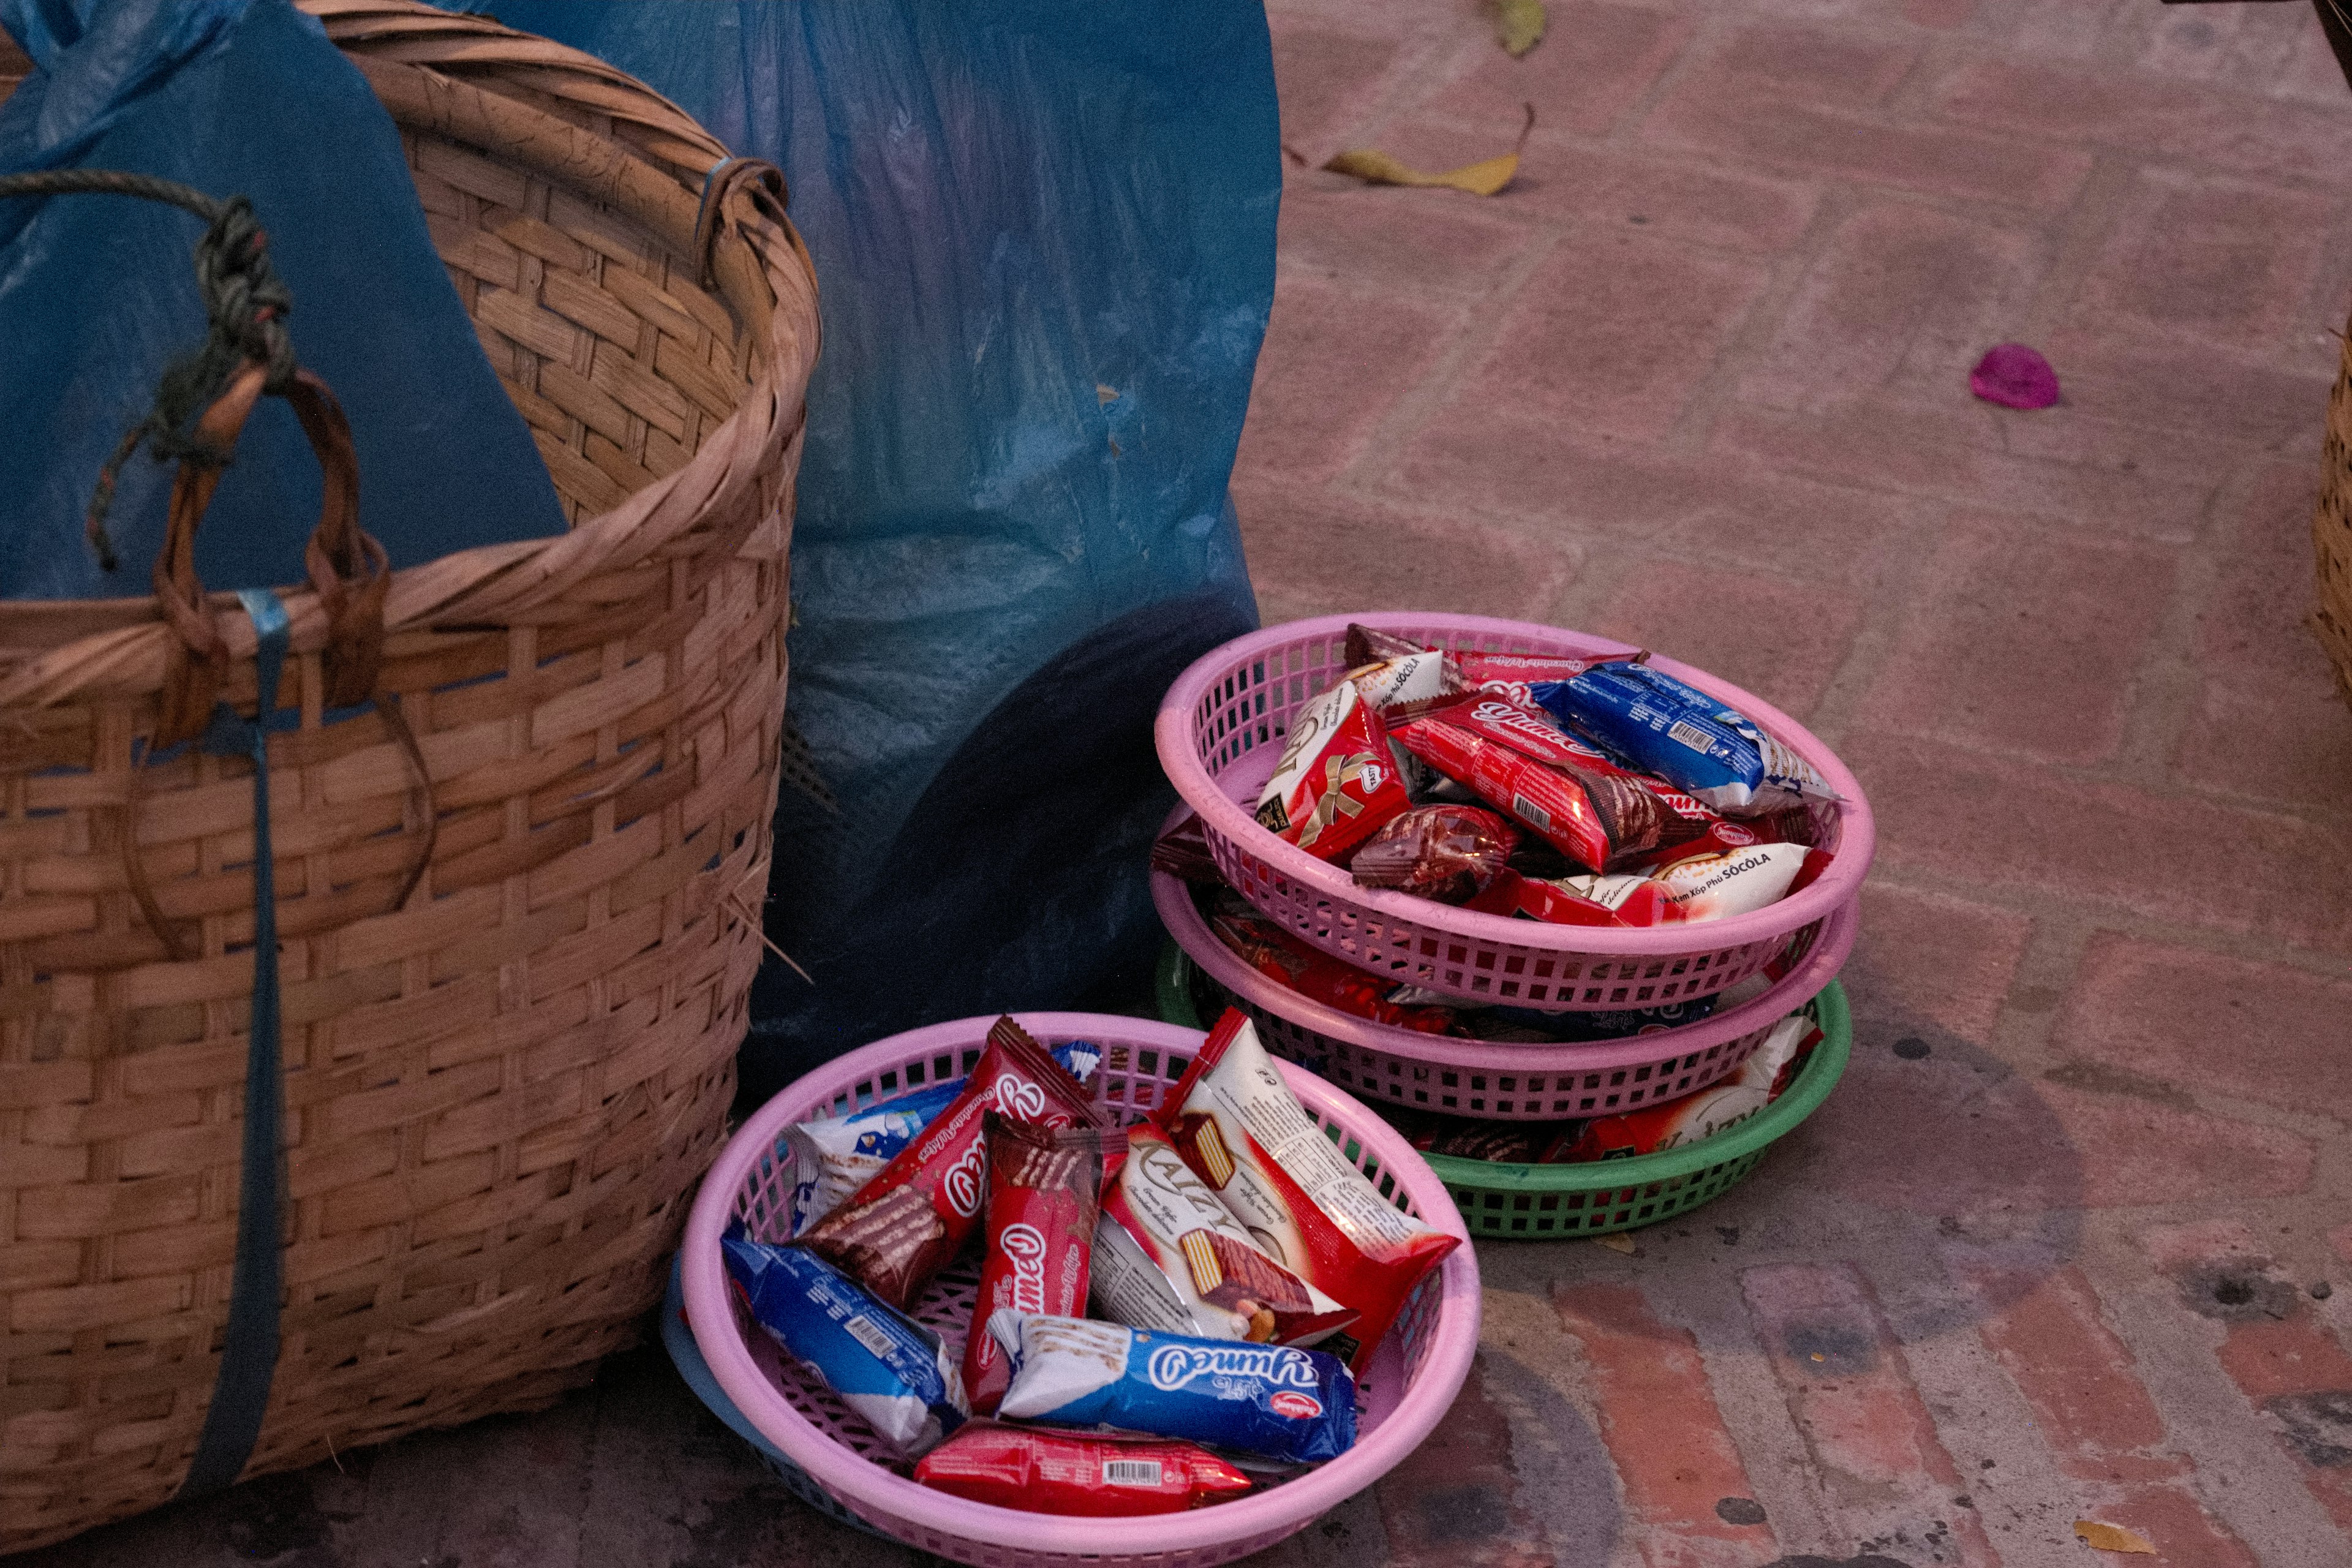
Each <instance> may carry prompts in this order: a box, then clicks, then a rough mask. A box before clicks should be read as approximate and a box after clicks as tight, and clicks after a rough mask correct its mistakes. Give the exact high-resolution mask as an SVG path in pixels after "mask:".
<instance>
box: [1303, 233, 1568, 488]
mask: <svg viewBox="0 0 2352 1568" xmlns="http://www.w3.org/2000/svg"><path fill="white" fill-rule="evenodd" d="M1558 248H1559V237H1557V236H1554V237H1546V238H1542V239H1539V240H1538V241H1537V242H1536V243H1533V244H1530V245H1529V246H1528V249H1527V253H1526V254H1525V255H1523V256H1522V257H1520V258H1519V259H1518V260H1517V262H1516V263H1515V264H1514V265H1513V266H1512V267H1511V268H1509V269H1508V270H1507V272H1506V273H1505V274H1504V276H1503V277H1502V278H1501V279H1498V280H1497V281H1496V284H1495V285H1494V286H1493V287H1492V288H1490V289H1488V291H1487V292H1486V296H1485V297H1484V299H1483V300H1475V301H1472V302H1471V303H1469V304H1468V305H1466V306H1465V309H1464V310H1463V315H1464V316H1465V319H1466V321H1467V322H1468V325H1467V326H1465V328H1464V329H1463V330H1461V331H1456V332H1454V334H1452V341H1451V342H1448V343H1447V345H1446V346H1445V348H1444V350H1443V351H1442V352H1441V353H1439V354H1438V355H1437V357H1436V359H1435V361H1434V362H1433V363H1432V364H1431V365H1430V366H1429V368H1428V369H1427V370H1425V371H1424V372H1423V374H1422V375H1421V377H1420V378H1419V379H1418V380H1417V381H1415V382H1414V383H1413V384H1412V386H1410V387H1408V388H1407V389H1406V390H1405V392H1404V393H1403V394H1402V395H1401V396H1399V397H1398V398H1397V400H1396V402H1395V403H1394V404H1393V405H1391V406H1390V408H1389V411H1388V412H1387V413H1386V414H1384V415H1382V416H1381V418H1380V420H1379V422H1378V423H1377V424H1375V425H1374V426H1372V428H1371V430H1370V432H1369V433H1367V434H1366V435H1365V436H1364V437H1363V438H1362V442H1361V444H1360V447H1359V448H1358V450H1357V453H1356V455H1355V456H1354V457H1353V458H1349V460H1348V461H1347V462H1346V463H1345V464H1344V465H1342V466H1341V467H1340V468H1339V472H1338V473H1337V474H1334V475H1333V476H1331V479H1329V480H1327V481H1326V483H1327V484H1349V485H1355V484H1361V485H1366V486H1368V487H1382V486H1385V485H1387V484H1389V483H1390V482H1391V481H1392V480H1393V479H1394V478H1395V475H1396V469H1397V465H1398V463H1399V462H1400V461H1401V459H1402V456H1403V453H1404V449H1405V447H1406V446H1407V444H1408V443H1409V442H1410V441H1411V439H1412V436H1413V435H1414V433H1415V432H1417V431H1419V430H1420V429H1422V428H1423V426H1426V425H1427V424H1429V423H1430V422H1431V421H1432V420H1433V419H1434V418H1435V417H1436V416H1438V414H1439V413H1441V412H1442V411H1443V410H1444V408H1445V406H1446V405H1448V404H1449V403H1451V402H1452V401H1453V397H1454V390H1455V382H1456V379H1457V377H1459V376H1460V375H1461V374H1463V373H1464V372H1465V369H1466V368H1467V367H1469V366H1471V365H1474V364H1475V363H1479V362H1481V361H1483V360H1484V359H1485V358H1486V355H1487V354H1488V353H1491V352H1492V351H1493V349H1494V346H1495V344H1496V342H1497V341H1498V340H1499V339H1500V338H1501V336H1502V331H1503V322H1504V319H1505V317H1507V315H1508V314H1509V310H1510V305H1511V302H1512V301H1513V300H1515V299H1516V298H1517V295H1518V293H1519V291H1520V290H1521V289H1524V288H1525V287H1526V286H1527V283H1528V279H1530V278H1532V277H1533V276H1534V275H1535V273H1536V271H1537V269H1538V268H1540V267H1542V265H1543V264H1544V263H1545V262H1546V261H1548V260H1549V259H1550V258H1551V256H1552V254H1553V252H1554V251H1555V250H1557V249H1558Z"/></svg>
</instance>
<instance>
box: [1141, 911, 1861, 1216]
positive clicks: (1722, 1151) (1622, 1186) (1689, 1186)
mask: <svg viewBox="0 0 2352 1568" xmlns="http://www.w3.org/2000/svg"><path fill="white" fill-rule="evenodd" d="M1156 981H1157V989H1158V991H1159V994H1160V1018H1161V1019H1162V1020H1163V1021H1165V1022H1167V1023H1171V1024H1176V1025H1181V1026H1183V1027H1185V1028H1188V1029H1198V1028H1201V1027H1203V1025H1202V1022H1201V1017H1200V1008H1199V1007H1198V1006H1196V1005H1194V1003H1193V1000H1192V963H1191V962H1190V961H1189V960H1187V959H1186V958H1185V956H1184V952H1183V950H1182V949H1181V948H1179V947H1178V946H1177V945H1176V944H1175V943H1174V942H1170V943H1169V944H1168V946H1167V948H1166V950H1165V951H1164V952H1161V954H1160V970H1159V973H1158V975H1157V976H1156ZM1805 1010H1806V1011H1807V1012H1808V1013H1810V1014H1811V1015H1812V1018H1813V1022H1814V1023H1815V1024H1816V1025H1818V1026H1820V1028H1821V1031H1822V1043H1821V1044H1820V1045H1818V1046H1816V1047H1813V1054H1812V1055H1811V1057H1809V1058H1806V1061H1805V1070H1804V1071H1803V1072H1802V1073H1801V1074H1800V1075H1799V1076H1798V1078H1797V1081H1796V1082H1794V1083H1792V1084H1790V1086H1789V1090H1788V1092H1787V1093H1785V1094H1783V1095H1782V1096H1781V1097H1780V1099H1778V1100H1774V1101H1773V1102H1772V1103H1771V1104H1769V1105H1768V1106H1766V1107H1765V1108H1764V1109H1763V1110H1760V1111H1759V1112H1758V1113H1757V1114H1756V1115H1754V1116H1752V1117H1750V1118H1748V1120H1747V1121H1743V1122H1741V1123H1740V1124H1739V1125H1738V1126H1737V1127H1734V1128H1732V1129H1731V1130H1730V1131H1725V1132H1718V1133H1717V1134H1716V1135H1715V1136H1714V1137H1712V1138H1709V1139H1706V1140H1705V1141H1704V1142H1698V1143H1693V1144H1691V1145H1689V1146H1688V1147H1686V1148H1682V1149H1669V1150H1667V1151H1665V1152H1664V1153H1659V1154H1643V1155H1639V1156H1636V1157H1635V1158H1633V1159H1631V1160H1604V1161H1601V1162H1598V1163H1593V1164H1588V1165H1517V1164H1506V1163H1501V1162H1497V1161H1488V1160H1465V1159H1460V1158H1458V1157H1456V1156H1454V1155H1451V1154H1429V1155H1424V1156H1423V1158H1425V1159H1426V1160H1428V1162H1429V1168H1430V1169H1431V1170H1433V1171H1435V1172H1436V1173H1437V1175H1438V1179H1439V1180H1441V1181H1443V1182H1444V1184H1445V1190H1446V1191H1447V1192H1449V1193H1451V1194H1453V1195H1454V1205H1455V1206H1457V1207H1459V1208H1460V1209H1461V1211H1462V1220H1463V1223H1464V1224H1465V1225H1467V1226H1469V1227H1470V1234H1471V1235H1472V1236H1474V1237H1500V1238H1503V1239H1507V1240H1519V1239H1525V1240H1543V1239H1548V1238H1550V1237H1564V1236H1606V1235H1608V1234H1609V1233H1610V1232H1612V1231H1619V1230H1637V1229H1639V1228H1640V1227H1641V1226H1645V1225H1655V1224H1657V1223H1658V1222H1659V1221H1660V1220H1667V1219H1673V1218H1675V1216H1676V1215H1685V1214H1688V1213H1690V1211H1691V1210H1693V1209H1695V1208H1696V1207H1698V1206H1699V1205H1701V1204H1703V1203H1706V1202H1707V1201H1708V1200H1709V1199H1712V1198H1716V1197H1719V1196H1721V1195H1722V1194H1724V1192H1726V1191H1727V1189H1728V1188H1729V1187H1730V1186H1731V1185H1732V1184H1733V1183H1735V1182H1737V1181H1738V1180H1739V1179H1740V1178H1741V1177H1743V1176H1745V1175H1747V1174H1748V1172H1750V1171H1752V1170H1754V1169H1755V1168H1756V1163H1757V1162H1758V1161H1759V1160H1761V1159H1762V1158H1763V1157H1764V1151H1765V1149H1766V1148H1768V1147H1769V1145H1770V1144H1771V1143H1772V1142H1774V1141H1775V1140H1776V1139H1779V1138H1781V1137H1783V1136H1785V1135H1786V1134H1787V1133H1788V1132H1790V1131H1791V1130H1792V1129H1794V1128H1795V1127H1796V1125H1797V1123H1799V1122H1800V1121H1803V1120H1804V1119H1805V1118H1806V1117H1808V1116H1811V1114H1812V1113H1813V1110H1814V1108H1815V1107H1816V1106H1818V1105H1820V1104H1821V1102H1822V1100H1827V1099H1828V1098H1829V1095H1830V1090H1831V1089H1835V1088H1836V1087H1837V1081H1838V1079H1839V1078H1840V1077H1842V1076H1843V1074H1844V1072H1845V1064H1846V1058H1849V1057H1850V1056H1852V1055H1853V1015H1852V1014H1851V1013H1849V1012H1848V1011H1847V1009H1846V1002H1845V988H1844V987H1843V986H1842V985H1840V984H1838V983H1837V982H1836V981H1834V980H1832V981H1831V982H1830V984H1828V986H1826V987H1825V988H1824V989H1823V990H1822V993H1821V994H1819V995H1818V996H1815V997H1814V998H1813V999H1812V1000H1811V1002H1809V1003H1807V1004H1806V1006H1805Z"/></svg>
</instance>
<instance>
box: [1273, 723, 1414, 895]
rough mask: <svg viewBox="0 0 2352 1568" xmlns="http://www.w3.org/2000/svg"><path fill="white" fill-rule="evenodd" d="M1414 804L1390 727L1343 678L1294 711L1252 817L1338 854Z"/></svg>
mask: <svg viewBox="0 0 2352 1568" xmlns="http://www.w3.org/2000/svg"><path fill="white" fill-rule="evenodd" d="M1409 805H1412V795H1409V794H1408V793H1407V792H1406V789H1405V784H1404V781H1403V779H1402V778H1401V777H1400V776H1399V774H1398V769H1397V764H1396V762H1395V759H1394V758H1392V757H1391V755H1390V754H1389V732H1388V729H1387V726H1385V725H1384V724H1382V723H1381V716H1380V715H1379V714H1378V713H1376V712H1374V711H1373V710H1372V707H1371V704H1370V703H1369V702H1367V701H1365V700H1364V698H1363V694H1362V693H1361V692H1360V691H1358V690H1357V689H1356V686H1355V683H1354V682H1352V681H1347V680H1343V681H1341V682H1340V683H1339V685H1337V686H1335V687H1333V688H1332V689H1330V690H1328V691H1327V692H1325V693H1324V694H1323V695H1322V696H1320V697H1318V698H1317V699H1316V700H1314V701H1312V702H1309V703H1308V704H1307V706H1305V707H1304V708H1301V709H1300V710H1298V711H1297V714H1296V715H1294V716H1293V717H1292V719H1291V721H1290V736H1289V739H1288V740H1287V741H1286V742H1284V744H1283V749H1282V760H1281V761H1280V762H1279V763H1276V764H1275V770H1274V776H1273V777H1272V778H1270V779H1268V780H1266V781H1265V789H1264V790H1263V791H1261V792H1260V793H1259V795H1258V798H1257V819H1258V822H1259V824H1260V825H1261V826H1265V827H1266V828H1267V829H1269V830H1271V831H1272V832H1274V833H1275V834H1276V835H1278V836H1279V837H1283V838H1286V839H1288V840H1289V841H1290V842H1291V843H1293V844H1296V845H1297V846H1298V847H1300V848H1301V849H1304V850H1306V851H1307V853H1308V854H1310V855H1314V856H1318V857H1319V858H1322V859H1325V860H1339V859H1343V858H1346V856H1347V854H1348V851H1349V850H1350V849H1353V848H1354V847H1356V846H1357V845H1359V844H1361V843H1362V842H1363V841H1364V840H1365V839H1366V838H1369V837H1371V835H1372V833H1373V832H1374V831H1375V830H1376V829H1378V828H1379V827H1380V826H1381V825H1382V824H1384V823H1386V822H1387V821H1388V820H1389V819H1390V818H1391V817H1393V816H1397V815H1398V814H1399V813H1400V812H1402V811H1403V810H1404V809H1405V808H1406V807H1407V806H1409Z"/></svg>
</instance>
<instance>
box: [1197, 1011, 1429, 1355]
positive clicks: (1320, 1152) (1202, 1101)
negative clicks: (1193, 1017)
mask: <svg viewBox="0 0 2352 1568" xmlns="http://www.w3.org/2000/svg"><path fill="white" fill-rule="evenodd" d="M1152 1119H1153V1120H1154V1121H1158V1122H1159V1123H1160V1125H1161V1126H1162V1127H1164V1128H1166V1129H1167V1130H1168V1132H1169V1135H1170V1136H1171V1139H1172V1140H1173V1141H1174V1142H1175V1144H1176V1147H1177V1148H1178V1149H1179V1150H1180V1151H1181V1152H1182V1153H1183V1155H1184V1160H1185V1163H1187V1164H1188V1165H1190V1166H1191V1167H1192V1172H1193V1173H1194V1174H1195V1175H1197V1176H1199V1177H1200V1178H1201V1179H1202V1181H1203V1182H1205V1183H1207V1184H1208V1185H1209V1187H1210V1188H1211V1189H1212V1190H1213V1192H1215V1194H1216V1195H1217V1197H1218V1198H1219V1199H1220V1200H1221V1201H1222V1202H1223V1204H1224V1205H1225V1207H1226V1208H1228V1209H1230V1210H1232V1211H1233V1215H1234V1218H1235V1219H1237V1220H1239V1221H1241V1222H1242V1224H1244V1226H1248V1227H1249V1234H1250V1237H1251V1239H1252V1240H1254V1241H1255V1242H1256V1243H1257V1245H1258V1247H1259V1248H1260V1250H1262V1251H1263V1252H1265V1255H1266V1256H1267V1257H1269V1258H1273V1259H1274V1260H1275V1261H1276V1263H1279V1264H1281V1265H1282V1266H1283V1267H1284V1268H1287V1269H1289V1270H1290V1271H1291V1272H1292V1273H1294V1274H1297V1276H1298V1277H1299V1278H1301V1279H1305V1280H1306V1281H1307V1283H1308V1284H1310V1285H1313V1286H1314V1287H1316V1288H1317V1289H1319V1290H1322V1291H1323V1292H1325V1293H1326V1294H1327V1295H1328V1296H1330V1297H1331V1298H1332V1300H1336V1301H1338V1302H1339V1303H1340V1304H1341V1305H1342V1306H1345V1307H1348V1308H1350V1309H1352V1310H1354V1311H1355V1312H1356V1313H1357V1318H1356V1322H1355V1325H1354V1326H1353V1327H1352V1328H1351V1329H1350V1330H1349V1335H1350V1337H1351V1338H1352V1340H1353V1344H1351V1345H1346V1346H1340V1345H1338V1344H1336V1343H1335V1346H1334V1348H1335V1349H1339V1351H1340V1352H1341V1353H1342V1355H1343V1357H1344V1358H1345V1359H1346V1360H1347V1361H1348V1362H1349V1364H1351V1365H1361V1364H1363V1363H1364V1362H1365V1361H1366V1360H1368V1359H1369V1358H1370V1355H1371V1353H1372V1352H1373V1351H1374V1350H1375V1349H1376V1348H1377V1347H1378V1346H1379V1344H1380V1342H1381V1336H1382V1335H1383V1334H1385V1333H1387V1332H1388V1331H1389V1325H1390V1324H1391V1323H1392V1322H1394V1321H1396V1315H1397V1314H1398V1313H1399V1312H1400V1311H1402V1310H1403V1309H1404V1303H1405V1298H1406V1297H1408V1296H1410V1295H1411V1294H1412V1288H1413V1287H1414V1286H1416V1285H1418V1284H1420V1283H1421V1280H1422V1277H1423V1275H1425V1274H1427V1273H1428V1272H1429V1271H1430V1270H1431V1269H1433V1268H1436V1267H1437V1265H1438V1264H1439V1262H1440V1261H1442V1260H1443V1259H1444V1257H1445V1255H1446V1254H1447V1253H1449V1252H1452V1251H1453V1250H1454V1248H1455V1247H1459V1246H1461V1245H1462V1242H1461V1238H1460V1237H1453V1236H1448V1235H1446V1234H1445V1233H1444V1231H1442V1230H1438V1229H1436V1228H1435V1227H1434V1226H1429V1225H1427V1224H1424V1223H1423V1222H1422V1221H1421V1220H1418V1219H1415V1218H1413V1217H1412V1215H1408V1214H1406V1213H1405V1212H1404V1211H1403V1210H1402V1209H1401V1208H1399V1207H1398V1206H1397V1205H1395V1204H1393V1203H1391V1202H1390V1201H1389V1200H1388V1199H1387V1198H1384V1197H1382V1196H1381V1194H1380V1191H1379V1189H1378V1188H1376V1187H1374V1186H1373V1185H1372V1184H1371V1183H1370V1181H1368V1180H1367V1179H1365V1176H1364V1173H1362V1172H1361V1171H1360V1170H1358V1169H1357V1168H1356V1167H1355V1166H1354V1165H1353V1164H1352V1163H1349V1160H1348V1157H1347V1156H1346V1155H1344V1154H1342V1153H1341V1152H1339V1148H1338V1146H1337V1145H1335V1144H1334V1143H1333V1142H1331V1140H1329V1139H1328V1138H1326V1137H1325V1136H1324V1135H1323V1129H1322V1128H1321V1127H1320V1126H1319V1125H1318V1123H1317V1122H1316V1121H1315V1119H1314V1118H1313V1117H1311V1116H1309V1115H1307V1108H1306V1107H1305V1106H1303V1105H1301V1104H1299V1103H1298V1097H1297V1095H1295V1094H1293V1093H1292V1092H1291V1091H1290V1086H1289V1085H1288V1084H1286V1083H1285V1082H1283V1081H1282V1074H1281V1073H1280V1072H1279V1071H1278V1070H1277V1069H1276V1067H1275V1065H1274V1061H1273V1058H1270V1057H1268V1056H1267V1055H1266V1054H1265V1047H1264V1046H1262V1045H1260V1044H1259V1043H1258V1037H1257V1029H1256V1027H1255V1026H1254V1025H1252V1024H1251V1022H1250V1019H1249V1015H1247V1014H1246V1013H1244V1012H1243V1011H1241V1009H1239V1008H1238V1007H1229V1008H1227V1009H1226V1010H1225V1015H1224V1016H1223V1017H1222V1018H1220V1019H1218V1020H1217V1026H1216V1027H1215V1028H1214V1029H1212V1030H1211V1031H1210V1032H1209V1037H1208V1039H1207V1041H1206V1042H1205V1043H1204V1044H1203V1045H1202V1047H1201V1052H1200V1054H1199V1055H1198V1056H1196V1057H1194V1058H1192V1066H1190V1067H1189V1068H1185V1069H1184V1076H1183V1077H1182V1078H1181V1079H1178V1080H1177V1082H1176V1087H1175V1089H1172V1090H1171V1091H1170V1092H1169V1094H1168V1095H1167V1097H1166V1098H1165V1099H1164V1100H1162V1101H1161V1103H1160V1108H1159V1109H1158V1110H1155V1111H1153V1112H1152Z"/></svg>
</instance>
